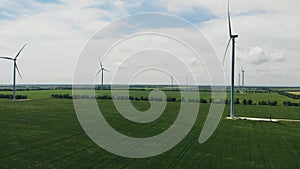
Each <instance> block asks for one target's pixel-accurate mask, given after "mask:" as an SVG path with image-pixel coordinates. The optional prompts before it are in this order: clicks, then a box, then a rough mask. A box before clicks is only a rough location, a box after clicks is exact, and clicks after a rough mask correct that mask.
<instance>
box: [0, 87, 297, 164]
mask: <svg viewBox="0 0 300 169" xmlns="http://www.w3.org/2000/svg"><path fill="white" fill-rule="evenodd" d="M106 92H107V91H106ZM0 93H5V92H0ZM68 93H69V94H71V91H68V90H57V91H53V90H49V91H18V94H24V95H28V97H29V98H30V99H32V100H29V101H25V102H12V101H11V100H8V99H0V105H1V108H0V128H1V130H0V138H1V139H0V150H1V154H0V168H204V169H208V168H209V169H210V168H222V169H226V168H230V169H231V168H242V169H247V168H249V169H255V168H261V169H265V168H270V169H271V168H272V169H273V168H278V169H290V168H298V167H299V166H300V144H299V142H300V134H299V133H300V123H299V122H279V123H270V122H255V121H245V120H235V121H232V120H226V119H225V117H226V116H228V114H229V105H227V106H226V108H225V110H224V113H223V118H222V120H221V122H220V124H219V126H218V128H217V130H216V131H215V133H214V134H213V136H212V137H211V138H210V139H209V140H208V141H207V142H205V143H204V144H199V143H198V137H199V134H200V131H201V129H202V126H203V123H204V120H205V118H206V115H207V112H208V110H209V106H210V105H209V104H201V106H200V110H199V114H198V118H197V121H196V123H195V125H194V127H193V129H192V131H191V132H190V133H189V134H188V136H187V137H186V138H185V139H184V140H183V141H182V142H181V143H180V144H178V145H177V146H176V147H174V148H173V149H171V150H169V151H167V152H165V153H164V154H161V155H159V156H156V157H152V158H146V159H129V158H123V157H119V156H116V155H113V154H111V153H109V152H106V151H105V150H104V149H102V148H100V147H98V146H97V145H96V144H94V143H93V142H92V141H91V140H90V139H89V137H88V136H87V135H86V134H85V133H84V131H83V129H82V128H81V126H80V124H79V122H78V120H77V117H76V114H75V112H74V108H73V102H72V100H69V99H52V98H51V94H68ZM107 94H109V93H107ZM145 94H147V91H144V92H142V91H134V92H133V93H131V95H135V96H145ZM167 95H168V97H179V94H178V92H171V91H170V92H169V93H167ZM202 96H203V97H205V98H209V97H210V96H209V93H202V95H201V97H202ZM237 97H240V98H241V99H243V98H246V99H253V101H254V102H258V101H260V100H277V101H287V100H291V101H295V102H299V100H293V99H290V98H287V97H285V96H281V95H279V94H277V93H249V94H246V95H238V96H237ZM132 103H133V104H134V105H135V107H137V108H138V109H139V110H146V109H147V108H149V106H150V105H149V103H148V102H144V101H133V102H132ZM98 104H99V105H100V106H101V109H102V110H103V114H104V116H105V118H106V119H107V121H108V122H109V123H110V124H111V125H112V127H114V128H115V129H116V130H118V131H119V132H121V133H124V134H127V135H129V136H132V137H149V136H153V135H155V134H158V133H161V132H163V131H164V130H165V129H167V128H168V127H170V126H171V124H172V123H173V122H174V120H175V119H176V117H177V113H178V109H179V107H180V104H179V103H177V102H169V103H168V104H167V108H166V110H165V112H164V113H163V115H162V116H161V117H160V118H159V119H157V120H155V121H153V122H151V123H149V124H137V123H132V122H130V121H128V120H126V119H124V118H123V117H122V116H121V115H119V114H118V113H117V111H116V109H115V108H114V106H113V103H112V101H110V100H107V101H106V100H98ZM236 115H237V116H244V117H258V118H269V117H270V116H271V117H272V118H278V119H282V118H283V119H286V118H288V119H300V107H286V106H283V105H281V104H280V105H278V106H260V105H236Z"/></svg>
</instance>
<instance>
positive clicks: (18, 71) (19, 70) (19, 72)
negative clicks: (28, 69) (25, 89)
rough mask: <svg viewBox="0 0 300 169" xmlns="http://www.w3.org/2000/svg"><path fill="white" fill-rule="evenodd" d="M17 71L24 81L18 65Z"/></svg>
mask: <svg viewBox="0 0 300 169" xmlns="http://www.w3.org/2000/svg"><path fill="white" fill-rule="evenodd" d="M16 69H17V72H18V74H19V76H20V77H21V79H23V77H22V75H21V73H20V70H19V68H18V65H17V64H16Z"/></svg>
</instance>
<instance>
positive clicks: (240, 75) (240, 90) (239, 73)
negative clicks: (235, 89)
mask: <svg viewBox="0 0 300 169" xmlns="http://www.w3.org/2000/svg"><path fill="white" fill-rule="evenodd" d="M239 92H241V74H240V73H239Z"/></svg>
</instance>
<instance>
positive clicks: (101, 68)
mask: <svg viewBox="0 0 300 169" xmlns="http://www.w3.org/2000/svg"><path fill="white" fill-rule="evenodd" d="M100 72H101V95H102V90H103V80H104V72H109V71H108V70H107V69H105V68H104V67H103V65H102V62H100V70H99V71H98V72H97V74H96V76H97V75H98V74H99V73H100Z"/></svg>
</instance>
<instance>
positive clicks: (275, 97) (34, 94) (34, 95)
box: [0, 90, 299, 106]
mask: <svg viewBox="0 0 300 169" xmlns="http://www.w3.org/2000/svg"><path fill="white" fill-rule="evenodd" d="M164 92H165V94H166V95H167V97H175V98H177V99H180V98H181V96H180V92H178V91H164ZM82 93H84V91H82ZM117 93H118V95H125V94H126V92H125V91H124V90H117ZM149 93H150V91H141V90H131V91H130V95H131V96H133V97H141V96H144V97H145V96H148V95H149ZM0 94H12V92H11V91H0ZM17 94H18V95H27V96H28V98H29V99H45V98H51V95H52V94H70V95H72V91H71V90H37V91H17ZM96 95H100V91H99V90H97V91H96ZM103 95H111V93H110V91H109V90H104V91H103ZM199 98H202V99H206V100H209V99H210V98H211V95H210V93H209V92H200V96H199ZM227 98H230V94H229V93H228V94H227ZM235 98H239V99H240V101H241V102H242V101H243V99H246V100H249V99H251V100H253V103H256V104H258V102H259V101H278V102H279V103H280V104H279V105H280V106H283V104H282V103H283V102H284V101H291V102H296V103H298V102H299V100H296V99H292V98H288V97H285V96H282V95H280V94H278V93H246V94H240V93H238V92H236V94H235Z"/></svg>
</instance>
